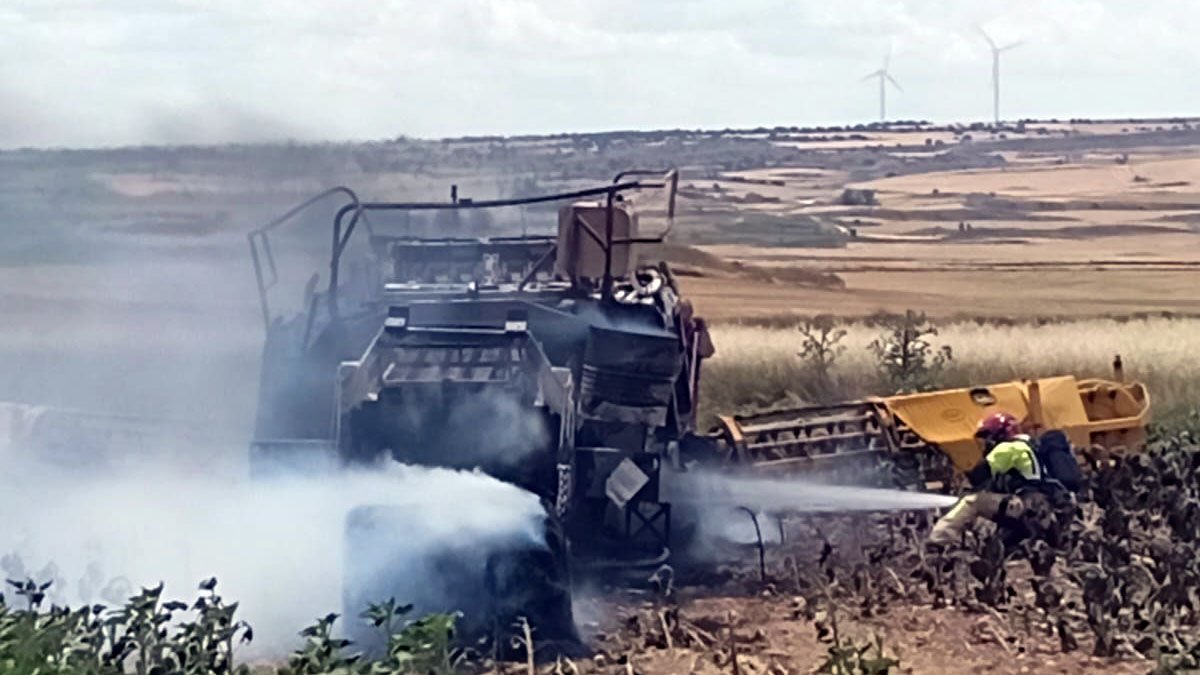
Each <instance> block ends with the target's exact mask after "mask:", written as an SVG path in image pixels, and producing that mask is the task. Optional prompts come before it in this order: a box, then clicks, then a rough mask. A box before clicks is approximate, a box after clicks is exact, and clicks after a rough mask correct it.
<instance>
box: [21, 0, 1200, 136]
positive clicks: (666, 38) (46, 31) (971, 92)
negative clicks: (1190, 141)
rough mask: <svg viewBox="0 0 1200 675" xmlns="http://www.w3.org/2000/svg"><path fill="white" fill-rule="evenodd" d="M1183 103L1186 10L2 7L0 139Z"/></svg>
mask: <svg viewBox="0 0 1200 675" xmlns="http://www.w3.org/2000/svg"><path fill="white" fill-rule="evenodd" d="M976 23H981V24H983V25H984V26H985V27H986V28H987V29H988V31H989V32H990V33H992V34H993V36H994V37H995V38H996V40H997V41H998V42H1001V43H1006V42H1009V41H1014V40H1024V41H1025V44H1024V45H1023V46H1021V47H1020V48H1018V49H1015V50H1013V51H1012V52H1010V53H1008V54H1006V55H1005V56H1004V61H1003V71H1004V75H1003V82H1004V89H1005V90H1004V94H1003V102H1002V105H1003V112H1004V114H1005V116H1006V117H1026V116H1029V117H1048V116H1059V117H1071V116H1093V117H1102V116H1149V115H1156V116H1157V115H1186V114H1197V113H1200V78H1198V77H1197V75H1198V74H1200V48H1197V46H1196V38H1195V36H1196V35H1197V34H1200V2H1196V1H1195V0H1140V1H1135V0H1003V1H1002V0H645V1H640V2H639V1H635V0H604V1H601V0H307V1H303V2H301V1H300V0H294V1H293V0H258V1H257V2H256V1H254V0H3V2H0V147H13V146H22V145H38V146H46V145H111V144H128V143H164V142H188V143H207V142H219V141H228V140H268V139H279V138H287V137H292V138H302V139H311V138H331V139H343V138H386V137H394V136H397V135H401V134H404V135H410V136H422V137H433V136H451V135H461V134H474V133H522V132H553V131H585V130H605V129H624V128H659V127H725V126H758V125H768V126H770V125H776V124H785V125H791V124H817V123H842V122H859V121H870V120H873V119H875V118H876V116H877V114H878V113H877V107H878V92H877V89H876V88H875V87H874V85H873V84H871V83H867V82H861V81H860V79H861V78H862V76H863V75H865V74H866V73H868V72H870V71H872V70H875V69H877V68H879V67H880V65H881V63H882V61H883V57H884V55H885V53H887V52H888V50H889V45H890V49H891V51H892V62H891V63H892V73H893V75H894V77H895V78H896V79H897V80H899V82H900V84H901V85H903V87H904V91H903V92H902V93H901V92H892V93H891V94H890V95H889V113H890V114H889V117H897V118H906V119H911V118H925V119H933V120H976V119H987V118H989V117H990V114H991V89H990V87H991V85H990V73H991V62H990V55H989V53H988V50H987V46H986V43H985V42H984V41H983V38H982V37H981V36H980V35H979V34H978V32H976V30H975V28H974V25H975V24H976Z"/></svg>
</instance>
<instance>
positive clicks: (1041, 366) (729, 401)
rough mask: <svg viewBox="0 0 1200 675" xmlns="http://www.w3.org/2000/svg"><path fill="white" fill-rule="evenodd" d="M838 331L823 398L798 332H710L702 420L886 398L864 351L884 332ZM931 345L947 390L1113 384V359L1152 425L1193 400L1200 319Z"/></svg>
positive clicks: (1087, 324)
mask: <svg viewBox="0 0 1200 675" xmlns="http://www.w3.org/2000/svg"><path fill="white" fill-rule="evenodd" d="M845 328H846V330H847V335H846V337H845V339H844V340H843V341H842V343H841V344H842V345H843V346H844V347H845V352H844V353H843V354H842V355H841V356H840V357H838V359H837V360H836V361H835V363H834V366H833V369H832V378H833V385H834V391H833V392H828V393H827V392H820V391H814V390H812V389H811V385H812V382H813V378H812V376H811V373H810V371H808V369H807V367H806V366H805V364H804V362H803V361H802V360H801V359H800V358H799V356H798V355H797V352H798V351H799V350H800V335H799V333H798V332H797V330H796V329H795V328H784V327H780V328H764V327H758V326H750V325H738V324H727V325H718V326H716V327H715V328H714V329H713V339H714V341H715V342H716V346H717V354H716V355H715V356H714V358H713V359H712V360H711V361H709V362H708V363H707V364H706V368H707V370H706V372H705V379H704V388H705V389H704V406H705V408H704V411H705V413H706V418H707V419H711V416H712V415H715V414H717V413H719V412H730V411H733V412H740V411H746V410H749V409H753V408H755V407H761V406H769V405H772V404H775V403H777V402H779V401H786V400H791V401H812V400H814V399H817V398H821V397H829V396H831V395H832V396H834V397H838V398H857V397H862V396H868V395H877V394H883V393H888V390H887V387H888V385H887V383H886V382H885V381H884V380H883V378H881V376H880V374H879V372H878V370H877V367H876V362H875V361H874V357H873V356H872V354H871V353H870V351H869V350H868V349H867V345H868V344H869V343H870V342H871V340H873V339H874V338H875V337H877V336H878V335H879V333H880V332H882V331H883V329H881V328H876V327H870V326H867V325H864V324H862V323H854V324H847V325H846V326H845ZM934 343H935V344H936V345H938V346H940V345H948V346H950V348H951V349H952V352H953V357H954V358H953V360H952V362H951V364H950V365H949V367H948V368H947V369H946V371H945V373H944V375H943V376H942V378H941V379H942V382H943V383H944V384H945V385H946V386H965V385H968V384H989V383H993V382H1004V381H1007V380H1011V379H1019V378H1022V377H1044V376H1051V375H1064V374H1073V375H1077V376H1080V377H1111V373H1112V370H1111V364H1112V360H1113V356H1114V355H1116V354H1120V355H1121V357H1122V360H1123V361H1124V364H1125V372H1126V376H1127V377H1129V378H1132V379H1137V380H1140V381H1142V382H1144V383H1145V384H1146V385H1147V387H1148V388H1149V390H1150V394H1151V401H1152V406H1153V407H1152V411H1153V412H1154V413H1155V415H1156V417H1157V418H1159V419H1169V418H1171V417H1174V416H1175V415H1178V414H1179V413H1180V412H1182V411H1184V410H1186V409H1189V408H1191V407H1194V406H1195V405H1196V402H1197V401H1200V363H1197V361H1196V359H1195V358H1194V357H1193V355H1194V354H1195V353H1196V352H1197V350H1200V319H1163V318H1152V319H1139V320H1114V319H1090V320H1083V321H1064V322H1056V323H1049V324H1044V325H1039V324H1036V323H1023V324H1016V325H1007V326H1006V325H998V324H988V323H980V322H957V323H949V324H946V325H944V326H942V327H941V329H940V331H939V335H938V336H937V337H936V338H934Z"/></svg>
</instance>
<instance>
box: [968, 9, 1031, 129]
mask: <svg viewBox="0 0 1200 675" xmlns="http://www.w3.org/2000/svg"><path fill="white" fill-rule="evenodd" d="M975 28H977V29H978V30H979V34H980V35H982V36H983V39H984V40H987V43H988V46H989V47H991V49H992V116H993V118H994V119H995V122H996V126H1000V55H1001V54H1003V53H1004V52H1006V51H1009V50H1010V49H1015V48H1017V47H1020V46H1021V45H1022V44H1023V43H1022V42H1021V41H1020V40H1018V41H1017V42H1011V43H1009V44H1006V45H1004V46H1003V47H1000V46H997V45H996V41H995V40H993V39H992V36H990V35H988V34H987V31H985V30H984V29H983V26H975Z"/></svg>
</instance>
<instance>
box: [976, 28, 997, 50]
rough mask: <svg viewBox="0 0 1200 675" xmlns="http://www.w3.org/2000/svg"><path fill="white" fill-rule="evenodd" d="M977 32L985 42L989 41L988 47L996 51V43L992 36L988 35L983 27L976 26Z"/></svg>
mask: <svg viewBox="0 0 1200 675" xmlns="http://www.w3.org/2000/svg"><path fill="white" fill-rule="evenodd" d="M975 30H977V31H979V34H980V35H982V36H983V39H984V40H987V43H988V46H990V47H991V48H992V49H993V50H994V49H996V41H995V40H993V39H992V36H991V35H988V34H987V31H985V30H984V29H983V26H980V25H979V24H975Z"/></svg>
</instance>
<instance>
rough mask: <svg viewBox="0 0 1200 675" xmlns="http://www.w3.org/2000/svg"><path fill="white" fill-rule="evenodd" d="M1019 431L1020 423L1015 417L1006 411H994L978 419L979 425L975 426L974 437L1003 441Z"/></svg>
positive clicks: (1010, 438) (1012, 437)
mask: <svg viewBox="0 0 1200 675" xmlns="http://www.w3.org/2000/svg"><path fill="white" fill-rule="evenodd" d="M1019 433H1021V423H1020V422H1018V421H1017V418H1016V417H1013V416H1012V415H1010V414H1008V413H1006V412H995V413H992V414H991V415H988V416H987V417H985V418H983V419H981V420H979V426H978V427H976V428H975V438H979V439H982V440H985V441H991V442H992V443H1003V442H1004V441H1011V440H1012V439H1014V438H1016V437H1017V434H1019Z"/></svg>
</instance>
